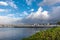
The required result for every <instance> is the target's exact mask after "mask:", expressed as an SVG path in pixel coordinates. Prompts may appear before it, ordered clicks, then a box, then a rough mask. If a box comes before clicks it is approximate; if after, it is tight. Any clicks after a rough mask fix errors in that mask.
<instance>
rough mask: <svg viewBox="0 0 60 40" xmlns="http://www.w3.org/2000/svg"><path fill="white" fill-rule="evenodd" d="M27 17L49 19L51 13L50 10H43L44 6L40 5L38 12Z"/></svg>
mask: <svg viewBox="0 0 60 40" xmlns="http://www.w3.org/2000/svg"><path fill="white" fill-rule="evenodd" d="M27 18H32V19H43V20H47V19H48V18H49V15H48V11H43V9H42V7H40V8H39V9H38V11H37V12H32V13H31V14H30V15H29V16H28V17H27Z"/></svg>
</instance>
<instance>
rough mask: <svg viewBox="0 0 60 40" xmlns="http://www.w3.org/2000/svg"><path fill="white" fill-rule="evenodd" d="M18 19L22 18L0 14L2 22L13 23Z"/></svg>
mask: <svg viewBox="0 0 60 40" xmlns="http://www.w3.org/2000/svg"><path fill="white" fill-rule="evenodd" d="M17 20H20V18H13V17H8V16H0V24H13V23H14V22H15V21H17Z"/></svg>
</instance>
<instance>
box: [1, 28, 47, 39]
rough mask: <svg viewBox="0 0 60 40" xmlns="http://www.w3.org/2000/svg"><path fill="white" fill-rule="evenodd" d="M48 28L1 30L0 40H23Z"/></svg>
mask: <svg viewBox="0 0 60 40" xmlns="http://www.w3.org/2000/svg"><path fill="white" fill-rule="evenodd" d="M44 29H46V28H0V40H21V39H22V38H25V37H28V36H31V35H32V34H35V33H36V32H38V31H40V30H44Z"/></svg>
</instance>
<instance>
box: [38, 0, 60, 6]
mask: <svg viewBox="0 0 60 40" xmlns="http://www.w3.org/2000/svg"><path fill="white" fill-rule="evenodd" d="M56 3H60V0H43V1H42V2H40V3H39V4H38V5H40V6H41V5H49V6H50V5H55V4H56Z"/></svg>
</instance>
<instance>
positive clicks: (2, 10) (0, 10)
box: [0, 9, 10, 12]
mask: <svg viewBox="0 0 60 40" xmlns="http://www.w3.org/2000/svg"><path fill="white" fill-rule="evenodd" d="M9 11H10V10H8V9H0V12H9Z"/></svg>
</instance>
